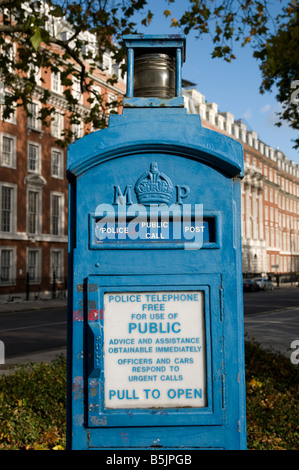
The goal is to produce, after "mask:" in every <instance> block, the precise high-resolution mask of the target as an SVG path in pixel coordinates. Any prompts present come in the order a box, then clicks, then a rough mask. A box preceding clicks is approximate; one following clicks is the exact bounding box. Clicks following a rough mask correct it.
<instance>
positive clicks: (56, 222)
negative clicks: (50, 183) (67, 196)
mask: <svg viewBox="0 0 299 470" xmlns="http://www.w3.org/2000/svg"><path fill="white" fill-rule="evenodd" d="M63 225H64V195H63V194H61V193H52V194H51V234H52V235H56V236H61V235H63V234H64V233H63V232H64V230H63Z"/></svg>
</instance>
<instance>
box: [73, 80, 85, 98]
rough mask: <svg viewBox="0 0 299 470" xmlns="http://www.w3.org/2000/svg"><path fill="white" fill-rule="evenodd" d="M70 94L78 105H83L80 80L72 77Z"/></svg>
mask: <svg viewBox="0 0 299 470" xmlns="http://www.w3.org/2000/svg"><path fill="white" fill-rule="evenodd" d="M72 80H73V85H72V94H73V97H74V98H75V99H76V100H78V104H83V93H82V92H81V84H80V80H79V79H78V78H77V77H74V76H73V77H72Z"/></svg>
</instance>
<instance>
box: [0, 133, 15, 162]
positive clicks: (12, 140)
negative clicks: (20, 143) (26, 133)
mask: <svg viewBox="0 0 299 470" xmlns="http://www.w3.org/2000/svg"><path fill="white" fill-rule="evenodd" d="M4 138H7V139H11V142H12V150H11V161H10V164H7V163H5V162H4V161H3V143H4ZM16 161H17V138H16V136H15V135H11V134H6V133H4V132H1V166H3V167H6V168H14V169H16Z"/></svg>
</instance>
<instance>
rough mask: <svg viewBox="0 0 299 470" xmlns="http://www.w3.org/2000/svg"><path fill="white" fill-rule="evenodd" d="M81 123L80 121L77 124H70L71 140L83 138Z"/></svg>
mask: <svg viewBox="0 0 299 470" xmlns="http://www.w3.org/2000/svg"><path fill="white" fill-rule="evenodd" d="M83 129H84V127H83V121H81V120H80V122H79V124H72V132H73V140H76V139H80V138H81V137H83Z"/></svg>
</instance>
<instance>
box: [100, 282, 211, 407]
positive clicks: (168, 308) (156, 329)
mask: <svg viewBox="0 0 299 470" xmlns="http://www.w3.org/2000/svg"><path fill="white" fill-rule="evenodd" d="M204 331H205V327H204V294H203V292H202V291H167V292H166V291H165V292H125V293H124V292H109V293H105V294H104V375H105V407H106V408H177V407H196V408H197V407H205V406H207V400H206V358H205V334H204Z"/></svg>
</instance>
